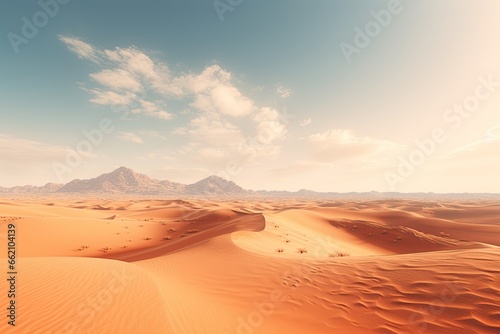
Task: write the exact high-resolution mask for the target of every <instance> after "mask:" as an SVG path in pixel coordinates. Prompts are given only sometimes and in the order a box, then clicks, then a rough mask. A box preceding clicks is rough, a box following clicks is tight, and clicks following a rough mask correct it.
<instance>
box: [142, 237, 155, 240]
mask: <svg viewBox="0 0 500 334" xmlns="http://www.w3.org/2000/svg"><path fill="white" fill-rule="evenodd" d="M151 239H153V238H151V237H145V238H144V240H151Z"/></svg>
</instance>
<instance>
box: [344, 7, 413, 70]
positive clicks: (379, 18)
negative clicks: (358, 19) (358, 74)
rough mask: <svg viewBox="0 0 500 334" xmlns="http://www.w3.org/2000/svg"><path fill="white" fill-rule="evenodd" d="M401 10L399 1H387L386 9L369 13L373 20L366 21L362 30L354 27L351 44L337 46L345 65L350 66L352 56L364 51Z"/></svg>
mask: <svg viewBox="0 0 500 334" xmlns="http://www.w3.org/2000/svg"><path fill="white" fill-rule="evenodd" d="M408 1H411V0H408ZM403 9H404V7H403V5H401V2H400V0H389V1H388V2H387V6H386V9H381V10H379V11H375V10H372V11H370V15H371V17H372V18H373V20H370V21H368V22H367V23H366V24H365V25H364V26H363V28H360V27H359V26H355V27H354V37H353V40H352V44H349V43H347V42H344V41H342V42H341V43H340V44H339V47H340V51H342V54H343V55H344V58H345V60H346V61H347V63H348V64H350V63H351V62H352V57H353V55H354V54H357V55H359V54H360V53H361V51H362V50H364V49H366V48H367V47H368V45H370V43H371V42H372V41H373V39H375V38H376V37H377V36H378V35H380V33H381V32H382V30H383V29H384V28H387V27H388V26H389V24H391V22H392V19H393V17H394V16H396V15H398V14H400V13H401V12H402V11H403Z"/></svg>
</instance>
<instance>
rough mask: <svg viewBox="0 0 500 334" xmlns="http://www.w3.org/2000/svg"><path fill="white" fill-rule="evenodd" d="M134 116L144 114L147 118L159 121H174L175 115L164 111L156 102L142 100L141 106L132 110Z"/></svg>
mask: <svg viewBox="0 0 500 334" xmlns="http://www.w3.org/2000/svg"><path fill="white" fill-rule="evenodd" d="M132 113H134V114H144V115H147V116H152V117H155V118H159V119H164V120H169V119H172V117H173V115H172V114H170V113H168V112H166V111H165V110H163V108H162V107H161V106H159V105H158V104H157V103H156V102H151V101H148V100H140V101H139V106H138V107H137V108H133V109H132Z"/></svg>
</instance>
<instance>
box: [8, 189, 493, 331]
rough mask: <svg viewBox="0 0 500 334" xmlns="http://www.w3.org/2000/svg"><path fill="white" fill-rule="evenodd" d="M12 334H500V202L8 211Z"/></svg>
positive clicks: (28, 206) (64, 205) (104, 205)
mask: <svg viewBox="0 0 500 334" xmlns="http://www.w3.org/2000/svg"><path fill="white" fill-rule="evenodd" d="M0 216H1V217H0V242H1V243H0V247H1V251H0V257H1V258H0V263H3V264H4V265H2V266H0V268H1V270H3V271H7V265H6V263H7V259H6V258H5V257H6V255H7V251H6V247H5V244H6V228H7V224H8V223H9V222H14V223H15V224H16V229H17V244H18V248H17V255H18V263H17V270H18V282H17V301H16V302H17V321H16V324H17V326H16V327H15V328H13V327H11V326H8V325H7V320H6V319H7V318H6V316H5V315H6V314H7V311H6V310H5V307H4V306H6V305H7V303H8V299H7V294H6V291H7V290H8V285H7V282H6V280H2V281H1V282H0V301H1V303H2V305H3V306H2V309H4V310H5V311H4V314H2V319H3V320H2V321H1V322H0V333H29V334H36V333H40V334H47V333H49V334H51V333H54V334H55V333H93V334H94V333H106V334H113V333H117V334H123V333H131V334H132V333H133V334H139V333H148V334H155V333H158V334H159V333H179V334H181V333H182V334H184V333H185V334H196V333H200V334H218V333H220V334H250V333H252V334H259V333H261V334H262V333H265V334H276V333H292V334H293V333H301V334H302V333H318V334H321V333H340V334H344V333H348V334H357V333H360V334H366V333H398V334H399V333H429V334H441V333H453V334H473V333H499V332H500V297H499V296H500V248H499V247H500V202H498V201H497V202H495V201H462V202H459V201H455V202H440V203H434V202H432V203H431V202H424V201H411V200H394V201H389V200H387V201H382V200H377V201H359V202H356V201H326V200H325V201H316V202H313V201H311V202H308V201H292V200H289V201H284V200H262V201H254V202H244V201H207V200H189V201H182V200H135V201H132V200H108V201H103V200H80V201H77V200H69V199H62V198H57V197H55V198H52V199H43V200H41V199H35V198H31V199H21V200H15V201H14V200H5V199H4V200H0Z"/></svg>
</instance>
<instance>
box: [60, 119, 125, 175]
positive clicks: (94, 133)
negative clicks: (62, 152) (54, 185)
mask: <svg viewBox="0 0 500 334" xmlns="http://www.w3.org/2000/svg"><path fill="white" fill-rule="evenodd" d="M115 128H116V127H115V125H114V124H113V122H112V121H111V120H110V119H108V118H103V119H102V120H101V121H100V122H99V126H98V127H97V128H94V129H91V130H83V131H82V134H83V136H84V137H85V139H82V140H80V141H79V142H78V143H77V144H76V146H75V148H74V149H73V148H71V147H68V153H67V154H66V158H65V160H64V161H63V162H60V161H55V162H53V163H52V170H53V172H54V174H55V175H56V177H57V179H58V181H59V182H63V180H64V178H63V177H64V175H65V174H67V173H71V172H72V171H73V170H74V169H75V168H78V167H79V166H80V165H81V164H82V162H83V159H84V158H87V157H90V156H91V155H92V153H93V152H94V149H95V148H96V147H97V146H99V145H101V144H102V142H103V141H104V136H105V135H107V134H110V133H112V132H113V131H114V130H115Z"/></svg>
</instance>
